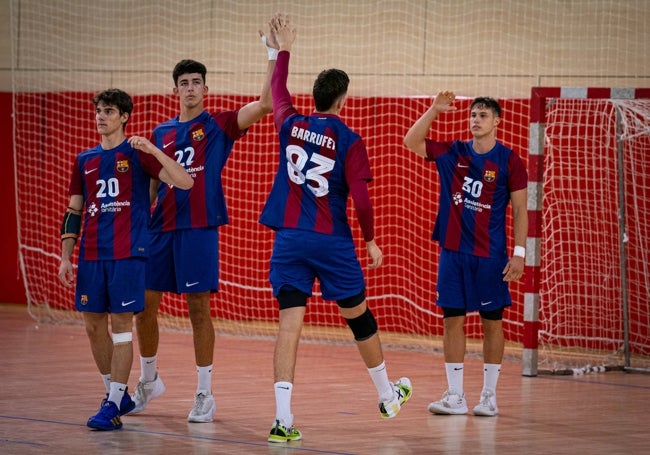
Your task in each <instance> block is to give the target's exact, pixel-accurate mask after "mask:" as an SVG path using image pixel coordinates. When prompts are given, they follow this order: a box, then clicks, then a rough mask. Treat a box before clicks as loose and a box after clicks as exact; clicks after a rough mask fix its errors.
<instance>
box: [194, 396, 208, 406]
mask: <svg viewBox="0 0 650 455" xmlns="http://www.w3.org/2000/svg"><path fill="white" fill-rule="evenodd" d="M205 397H206V396H205V395H204V394H203V393H199V394H198V395H197V396H196V403H195V404H194V409H201V408H202V407H203V402H204V401H205Z"/></svg>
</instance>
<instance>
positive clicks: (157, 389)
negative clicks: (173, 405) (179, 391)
mask: <svg viewBox="0 0 650 455" xmlns="http://www.w3.org/2000/svg"><path fill="white" fill-rule="evenodd" d="M164 391H165V384H164V383H163V382H162V379H160V376H158V373H156V379H154V380H153V381H147V382H142V381H138V385H137V387H136V388H135V393H134V394H133V401H134V402H135V408H133V411H131V414H136V413H138V412H142V411H144V408H145V407H146V406H147V403H149V402H150V401H151V400H153V399H154V398H156V397H159V396H160V395H162V394H163V392H164Z"/></svg>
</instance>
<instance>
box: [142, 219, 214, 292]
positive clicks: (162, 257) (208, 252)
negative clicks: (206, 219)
mask: <svg viewBox="0 0 650 455" xmlns="http://www.w3.org/2000/svg"><path fill="white" fill-rule="evenodd" d="M149 252H150V253H149V260H148V261H147V273H146V277H147V279H146V282H147V289H150V290H152V291H162V292H175V293H177V294H186V293H195V292H208V291H210V292H216V291H217V290H218V289H219V231H218V229H217V228H203V229H182V230H179V231H170V232H156V233H152V234H151V246H150V248H149Z"/></svg>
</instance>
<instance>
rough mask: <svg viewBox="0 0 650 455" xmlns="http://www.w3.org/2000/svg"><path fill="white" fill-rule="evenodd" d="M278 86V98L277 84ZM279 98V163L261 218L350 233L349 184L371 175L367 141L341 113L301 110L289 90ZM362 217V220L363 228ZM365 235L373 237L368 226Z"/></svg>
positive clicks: (295, 226) (274, 223) (272, 222)
mask: <svg viewBox="0 0 650 455" xmlns="http://www.w3.org/2000/svg"><path fill="white" fill-rule="evenodd" d="M285 57H288V55H284V56H283V60H282V61H283V63H284V58H285ZM286 63H287V64H288V58H287V62H286ZM284 71H285V73H284V78H285V80H286V77H287V76H286V74H287V73H286V71H287V69H286V68H285V69H284ZM274 90H275V91H274V92H273V96H274V102H275V99H276V93H277V92H278V90H276V89H275V86H274ZM283 95H284V96H283ZM278 103H280V106H281V107H280V108H279V109H277V110H275V111H274V112H280V113H281V115H280V116H276V117H275V124H276V127H277V128H278V130H279V136H280V137H279V139H280V163H279V168H278V172H277V174H276V178H275V181H274V183H273V188H272V189H271V193H270V194H269V197H268V200H267V202H266V205H265V207H264V210H263V212H262V215H261V217H260V222H261V223H262V224H264V225H266V226H269V227H271V228H273V229H279V228H293V229H301V230H306V231H313V232H319V233H322V234H330V235H338V236H346V237H351V236H352V234H351V230H350V225H349V223H348V218H347V213H346V207H347V200H348V195H349V193H350V186H351V183H352V185H354V183H353V182H355V181H366V182H368V181H370V180H371V179H372V175H371V172H370V164H369V162H368V154H367V151H366V147H365V145H364V143H363V140H362V139H361V137H360V136H359V135H358V134H357V133H355V132H353V131H352V130H351V129H350V128H348V127H347V126H346V125H345V124H344V123H343V121H341V119H340V118H339V117H338V116H337V115H333V114H326V113H320V112H315V113H313V114H311V115H300V114H298V112H297V111H296V109H295V108H294V107H293V106H292V105H291V99H290V96H289V92H288V91H286V89H285V90H284V91H283V92H282V94H278ZM357 202H358V200H357V199H355V204H356V203H357ZM364 221H366V220H365V219H361V220H360V223H362V228H363V223H364ZM368 221H369V222H370V223H371V222H372V221H371V220H368ZM370 230H371V229H370ZM364 238H365V240H366V241H368V240H371V239H372V236H371V235H368V234H367V233H366V232H365V231H364Z"/></svg>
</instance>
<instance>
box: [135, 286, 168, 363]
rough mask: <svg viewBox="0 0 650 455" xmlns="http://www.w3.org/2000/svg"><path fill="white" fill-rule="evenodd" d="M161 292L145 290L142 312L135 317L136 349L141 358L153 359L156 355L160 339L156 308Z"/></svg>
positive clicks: (160, 298) (158, 304)
mask: <svg viewBox="0 0 650 455" xmlns="http://www.w3.org/2000/svg"><path fill="white" fill-rule="evenodd" d="M161 300H162V292H159V291H150V290H146V291H145V293H144V311H141V312H140V313H138V314H136V315H135V329H136V332H137V334H138V347H139V350H140V355H141V356H142V357H153V356H155V355H156V354H157V353H158V342H159V339H160V335H159V328H158V307H159V306H160V301H161Z"/></svg>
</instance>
